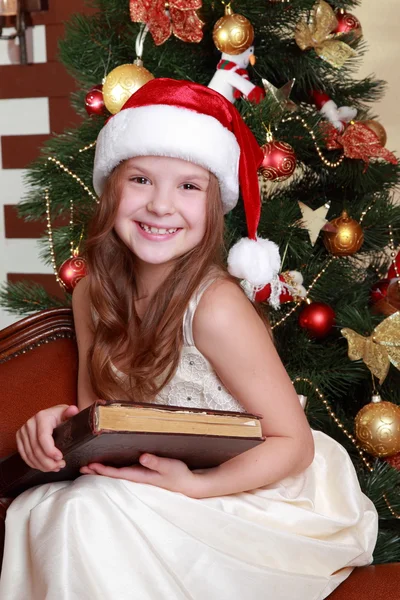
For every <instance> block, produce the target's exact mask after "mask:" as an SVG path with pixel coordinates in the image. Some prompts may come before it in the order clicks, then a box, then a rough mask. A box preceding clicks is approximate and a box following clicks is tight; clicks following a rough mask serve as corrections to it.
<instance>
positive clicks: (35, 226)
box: [4, 200, 69, 239]
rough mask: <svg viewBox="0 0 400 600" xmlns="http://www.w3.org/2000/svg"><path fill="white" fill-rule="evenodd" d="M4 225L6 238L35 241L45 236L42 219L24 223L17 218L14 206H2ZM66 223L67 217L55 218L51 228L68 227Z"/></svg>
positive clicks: (44, 225) (44, 222)
mask: <svg viewBox="0 0 400 600" xmlns="http://www.w3.org/2000/svg"><path fill="white" fill-rule="evenodd" d="M43 201H44V200H43ZM4 223H5V237H6V238H20V239H21V238H31V239H37V238H40V237H42V236H44V235H45V234H46V227H47V225H46V223H47V222H46V219H43V221H25V220H24V219H22V218H21V217H19V216H18V207H17V205H15V204H6V205H5V206H4ZM68 223H69V220H68V217H67V216H65V217H57V218H56V219H54V221H52V226H53V227H62V226H65V225H68Z"/></svg>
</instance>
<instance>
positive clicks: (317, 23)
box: [295, 0, 356, 69]
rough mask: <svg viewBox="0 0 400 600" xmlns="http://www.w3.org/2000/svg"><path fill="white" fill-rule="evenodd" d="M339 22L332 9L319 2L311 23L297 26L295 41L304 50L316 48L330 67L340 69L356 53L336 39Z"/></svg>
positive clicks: (315, 7) (302, 22) (326, 4)
mask: <svg viewBox="0 0 400 600" xmlns="http://www.w3.org/2000/svg"><path fill="white" fill-rule="evenodd" d="M338 24H339V23H338V20H337V18H336V16H335V13H334V12H333V9H332V7H331V6H330V5H329V4H328V3H327V2H325V1H324V0H318V2H317V3H316V4H315V6H314V9H313V16H312V19H311V22H310V23H307V22H305V21H299V22H298V23H297V25H296V30H295V40H296V44H297V45H298V46H299V48H301V49H302V50H310V48H314V50H315V52H316V53H317V54H318V56H320V57H321V58H322V59H324V60H326V62H328V63H329V64H330V65H332V66H333V67H336V68H337V69H340V67H342V66H343V65H344V63H345V62H346V60H348V59H349V58H350V57H351V56H355V55H356V52H355V51H354V50H353V48H350V46H349V45H348V44H345V43H344V42H341V41H340V40H338V39H335V33H334V32H335V29H336V28H337V26H338Z"/></svg>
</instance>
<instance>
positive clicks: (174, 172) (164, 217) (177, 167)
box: [114, 156, 209, 265]
mask: <svg viewBox="0 0 400 600" xmlns="http://www.w3.org/2000/svg"><path fill="white" fill-rule="evenodd" d="M120 181H121V196H120V204H119V208H118V211H117V216H116V219H115V224H114V229H115V231H116V233H117V235H118V236H119V237H120V239H121V240H122V241H123V242H124V243H125V244H126V245H127V246H128V248H130V250H131V251H132V252H133V253H134V254H135V256H136V257H137V258H138V259H139V260H141V261H143V262H144V263H150V264H153V265H156V264H165V263H169V262H172V261H173V260H174V259H176V258H178V257H180V256H182V255H183V254H186V253H187V252H189V251H190V250H192V249H193V248H195V247H196V246H197V245H198V244H199V243H200V242H201V240H202V238H203V236H204V233H205V229H206V204H207V187H208V183H209V172H208V171H207V170H206V169H203V167H200V166H198V165H195V164H193V163H190V162H187V161H185V160H181V159H179V158H169V157H164V156H139V157H135V158H131V159H129V160H127V161H126V162H125V163H124V165H123V167H122V170H121V180H120Z"/></svg>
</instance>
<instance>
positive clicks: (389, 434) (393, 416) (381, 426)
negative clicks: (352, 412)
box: [355, 395, 400, 458]
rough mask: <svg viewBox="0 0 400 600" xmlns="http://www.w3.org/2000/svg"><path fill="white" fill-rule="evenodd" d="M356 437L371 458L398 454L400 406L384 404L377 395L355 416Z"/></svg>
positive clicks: (390, 403)
mask: <svg viewBox="0 0 400 600" xmlns="http://www.w3.org/2000/svg"><path fill="white" fill-rule="evenodd" d="M355 426H356V437H357V440H358V442H359V444H360V446H361V447H362V448H363V449H364V450H365V451H366V452H368V453H369V454H372V456H377V457H380V458H381V457H384V456H393V455H394V454H397V453H398V452H400V406H397V405H396V404H393V403H392V402H384V401H382V400H381V399H380V396H379V395H376V396H373V397H372V402H370V403H369V404H367V405H366V406H364V407H363V408H362V409H361V410H360V412H359V413H358V414H357V416H356V420H355Z"/></svg>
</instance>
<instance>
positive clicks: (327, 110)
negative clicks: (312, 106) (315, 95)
mask: <svg viewBox="0 0 400 600" xmlns="http://www.w3.org/2000/svg"><path fill="white" fill-rule="evenodd" d="M319 112H320V113H321V115H323V116H324V117H325V118H326V119H328V121H330V122H331V123H333V122H334V121H340V119H339V114H338V108H337V104H336V102H334V101H333V100H329V101H328V102H325V104H324V105H323V107H322V108H321V110H320V111H319Z"/></svg>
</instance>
